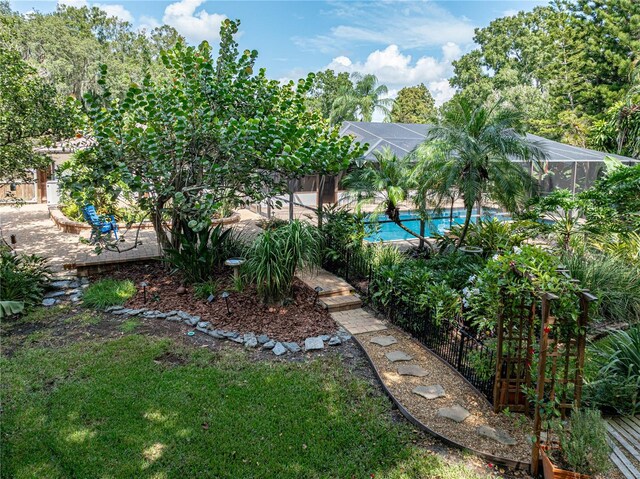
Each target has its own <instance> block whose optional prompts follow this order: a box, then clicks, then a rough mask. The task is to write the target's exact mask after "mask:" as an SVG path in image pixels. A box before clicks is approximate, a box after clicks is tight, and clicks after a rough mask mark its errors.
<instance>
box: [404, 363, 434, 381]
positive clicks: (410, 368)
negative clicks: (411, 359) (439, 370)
mask: <svg viewBox="0 0 640 479" xmlns="http://www.w3.org/2000/svg"><path fill="white" fill-rule="evenodd" d="M398 374H399V375H400V376H416V377H419V378H421V377H423V376H426V375H427V374H429V373H428V371H427V370H426V369H424V368H423V367H420V366H418V365H416V364H406V365H403V366H399V367H398Z"/></svg>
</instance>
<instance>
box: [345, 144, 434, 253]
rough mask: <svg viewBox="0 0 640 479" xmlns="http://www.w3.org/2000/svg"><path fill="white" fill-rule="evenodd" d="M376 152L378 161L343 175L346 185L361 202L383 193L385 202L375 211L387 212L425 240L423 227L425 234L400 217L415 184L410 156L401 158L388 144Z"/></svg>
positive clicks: (396, 221) (369, 162) (410, 232)
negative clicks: (411, 227) (402, 207)
mask: <svg viewBox="0 0 640 479" xmlns="http://www.w3.org/2000/svg"><path fill="white" fill-rule="evenodd" d="M373 155H374V156H375V161H367V162H365V163H364V164H363V165H362V167H360V168H357V169H355V170H353V171H352V172H351V173H349V174H348V175H347V176H346V177H345V178H344V180H343V185H345V187H346V188H347V189H348V190H350V191H352V192H354V193H355V194H356V197H357V200H358V205H359V206H362V205H363V204H365V203H369V202H371V201H373V200H374V199H375V198H376V197H378V195H382V197H383V198H382V202H381V203H380V205H379V208H378V209H377V210H376V212H377V213H384V214H386V215H387V216H388V217H389V219H390V220H391V221H393V222H394V223H395V224H397V225H398V226H399V227H400V228H402V229H403V230H404V231H406V232H407V233H409V234H411V235H412V236H415V237H416V238H419V239H420V243H421V244H424V242H425V237H424V231H422V230H423V228H421V233H422V234H418V233H416V232H415V231H413V230H411V229H409V228H407V227H406V226H405V225H404V224H402V222H401V220H400V206H399V205H400V203H402V202H404V201H405V200H410V199H411V198H410V192H411V191H412V190H413V189H415V186H416V185H415V184H414V182H413V178H414V177H413V175H412V168H413V166H412V161H411V158H410V157H408V156H407V157H404V158H398V157H397V156H396V155H395V154H394V153H393V152H392V151H391V149H389V148H388V147H386V148H383V149H382V150H379V151H374V152H373Z"/></svg>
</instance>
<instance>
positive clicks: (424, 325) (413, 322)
mask: <svg viewBox="0 0 640 479" xmlns="http://www.w3.org/2000/svg"><path fill="white" fill-rule="evenodd" d="M371 253H372V252H371V251H370V250H368V248H363V249H362V250H347V251H345V252H344V256H343V257H342V259H341V261H335V262H333V264H332V265H329V267H330V268H331V270H332V272H333V273H335V274H338V275H340V276H342V277H343V278H344V279H345V280H346V281H348V282H349V283H350V284H352V285H353V286H354V287H355V288H356V289H357V290H358V291H359V292H360V293H361V294H363V295H364V296H365V298H366V299H367V300H368V302H369V304H370V305H371V306H372V307H373V308H374V309H376V310H378V311H380V312H382V313H383V314H385V316H387V318H388V319H389V320H390V321H391V322H392V323H394V324H396V325H397V326H399V327H400V328H402V329H403V330H405V331H407V332H408V333H409V334H411V335H412V336H413V337H414V338H415V339H417V340H418V341H420V342H421V343H422V344H423V345H424V346H426V347H427V348H428V349H430V350H431V351H433V352H434V353H435V354H437V355H438V356H439V357H440V358H442V359H444V360H445V361H446V362H447V363H449V364H450V365H451V366H452V367H453V368H455V369H456V370H457V371H458V372H459V373H460V374H461V375H462V376H463V377H464V378H465V379H467V381H469V383H471V384H472V385H473V386H474V387H475V388H476V389H477V390H478V391H480V392H481V393H482V394H484V395H485V396H486V397H487V399H488V400H489V401H490V402H491V401H493V386H494V382H495V352H494V351H493V349H492V348H489V347H487V346H486V345H485V344H483V343H482V342H481V341H480V340H478V339H477V338H476V337H475V336H474V335H473V333H472V332H471V331H469V330H468V329H467V328H465V326H464V324H462V322H461V321H460V320H459V319H458V318H450V319H438V318H435V317H434V315H433V314H432V312H431V311H430V310H429V309H425V308H420V307H419V306H417V305H413V304H410V303H408V302H407V301H406V300H405V298H404V297H403V295H401V294H393V292H392V293H391V294H388V295H384V296H385V298H386V299H385V302H384V303H382V302H381V300H380V295H378V294H376V293H377V292H379V291H380V290H381V289H382V288H388V287H389V286H388V285H386V284H385V282H384V280H383V279H382V278H381V277H380V275H379V273H378V272H377V271H376V269H375V267H374V262H373V257H372V254H371Z"/></svg>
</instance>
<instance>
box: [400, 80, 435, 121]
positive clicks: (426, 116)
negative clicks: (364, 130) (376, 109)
mask: <svg viewBox="0 0 640 479" xmlns="http://www.w3.org/2000/svg"><path fill="white" fill-rule="evenodd" d="M435 114H436V108H435V101H434V99H433V96H431V92H430V91H429V90H428V89H427V87H426V86H424V84H423V83H420V85H416V86H409V87H405V88H403V89H401V90H400V91H399V92H398V96H397V97H396V99H395V100H394V102H393V107H392V108H391V113H390V118H391V121H393V122H396V123H428V122H429V120H431V119H433V117H434V116H435Z"/></svg>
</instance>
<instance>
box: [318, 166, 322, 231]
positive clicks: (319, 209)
mask: <svg viewBox="0 0 640 479" xmlns="http://www.w3.org/2000/svg"><path fill="white" fill-rule="evenodd" d="M323 200H324V175H320V176H319V179H318V212H317V215H318V228H322V204H323Z"/></svg>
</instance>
